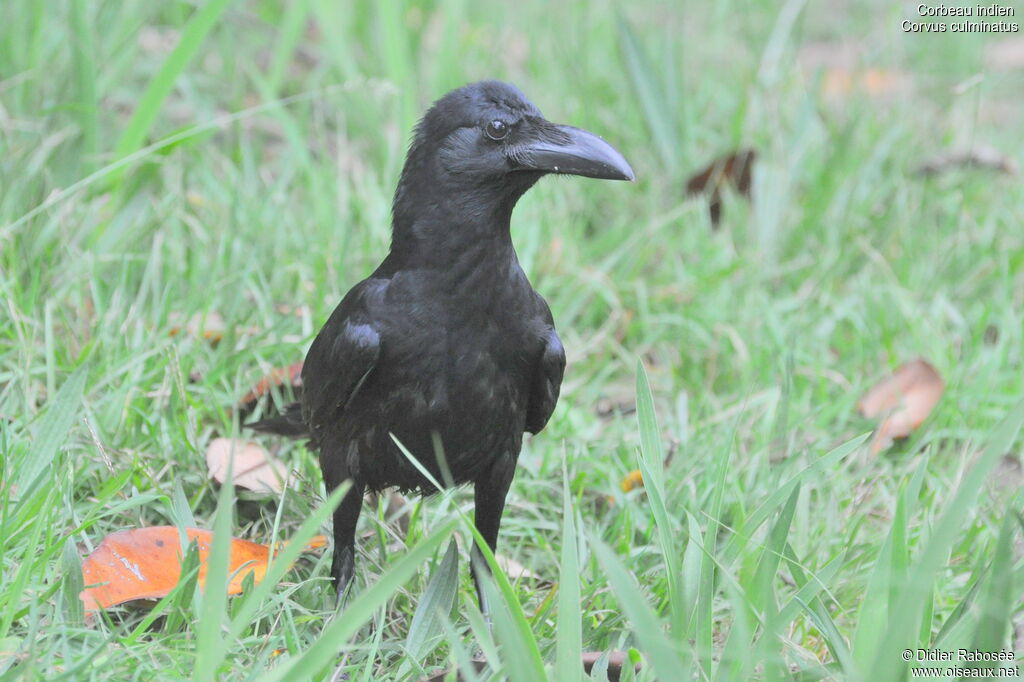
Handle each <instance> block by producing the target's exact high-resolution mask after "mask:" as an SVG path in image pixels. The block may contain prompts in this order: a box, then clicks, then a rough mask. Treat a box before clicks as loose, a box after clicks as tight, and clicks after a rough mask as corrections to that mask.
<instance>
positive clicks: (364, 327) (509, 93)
mask: <svg viewBox="0 0 1024 682" xmlns="http://www.w3.org/2000/svg"><path fill="white" fill-rule="evenodd" d="M548 173H558V174H567V175H582V176H586V177H590V178H605V179H611V180H632V179H633V170H632V169H631V168H630V166H629V164H628V163H627V162H626V160H625V159H624V158H623V157H622V155H621V154H619V152H617V151H616V150H615V149H614V148H613V147H612V146H611V145H609V144H608V143H607V142H605V141H604V140H602V139H601V138H600V137H598V136H596V135H594V134H592V133H589V132H587V131H585V130H580V129H579V128H573V127H571V126H565V125H556V124H554V123H550V122H549V121H547V120H545V119H544V117H543V116H541V113H540V111H539V110H538V109H537V107H535V106H534V105H533V104H531V103H530V101H529V100H527V99H526V97H525V96H524V95H523V93H521V92H520V91H519V90H518V89H517V88H516V87H514V86H512V85H509V84H507V83H502V82H498V81H483V82H479V83H474V84H472V85H467V86H465V87H463V88H460V89H458V90H455V91H453V92H450V93H448V94H447V95H445V96H444V97H442V98H441V99H440V100H438V101H437V102H435V103H434V105H433V106H432V107H431V108H430V110H429V111H427V113H426V115H425V116H424V117H423V120H422V121H420V123H419V125H418V126H417V128H416V132H415V136H414V139H413V141H412V145H411V146H410V148H409V153H408V156H407V158H406V161H405V167H404V168H403V170H402V176H401V178H400V179H399V182H398V189H397V190H396V191H395V198H394V204H393V207H392V238H391V252H390V253H389V254H388V256H387V258H385V259H384V262H383V263H381V264H380V266H379V267H378V268H377V269H376V270H375V271H374V272H373V274H372V275H370V276H369V277H368V278H367V279H365V280H363V281H362V282H360V283H359V284H357V285H356V286H354V287H353V288H352V289H351V290H350V291H349V292H348V293H347V294H346V295H345V297H344V298H343V299H342V301H341V303H340V304H339V305H338V307H337V308H336V309H335V310H334V313H333V314H332V315H331V317H330V319H328V320H327V323H326V324H325V325H324V327H323V329H321V330H320V333H319V334H318V335H317V337H316V339H315V340H314V341H313V345H312V346H311V347H310V349H309V353H308V354H307V355H306V361H305V364H304V366H303V368H302V385H303V393H302V397H301V401H300V402H299V403H296V404H294V405H292V406H290V407H289V408H286V410H285V412H284V413H283V415H282V416H280V417H277V418H274V419H268V420H264V421H263V422H258V423H256V424H253V425H252V426H253V427H254V428H256V429H259V430H263V431H268V432H272V433H280V434H284V435H289V436H305V437H308V438H309V439H310V440H311V442H312V444H313V447H315V448H316V449H317V450H319V453H320V466H321V468H322V469H323V474H324V481H325V483H326V485H327V488H328V490H333V489H334V488H335V487H336V486H338V485H340V484H342V483H343V482H344V481H351V482H352V487H351V489H350V490H349V491H348V493H347V494H346V495H345V497H344V498H343V499H342V502H341V504H340V506H339V507H338V509H337V510H336V511H335V513H334V558H333V562H332V565H331V574H332V576H333V577H334V580H335V587H336V588H337V591H338V594H339V597H340V596H341V595H343V594H344V593H345V590H346V588H347V587H348V584H349V581H350V580H351V578H352V572H353V567H354V549H355V547H354V545H355V531H356V521H357V519H358V517H359V510H360V506H361V504H362V499H363V494H364V492H365V490H367V489H369V490H373V491H379V490H382V489H384V488H390V487H397V488H399V489H401V490H404V491H415V492H418V493H420V494H425V493H426V494H429V493H432V492H436V489H435V487H434V486H433V485H432V484H431V483H430V481H429V480H428V479H427V478H426V477H425V476H424V475H423V474H422V473H421V472H420V471H419V470H418V469H417V468H416V467H415V466H414V465H413V464H412V463H411V462H409V460H408V459H407V458H406V456H405V455H404V454H403V453H402V452H401V451H400V449H399V448H398V447H397V446H396V445H395V443H394V442H393V440H392V434H394V436H395V438H397V439H398V440H399V441H400V442H401V443H402V444H403V445H404V446H405V447H406V448H407V449H408V450H409V452H410V453H411V454H412V455H413V456H414V457H416V459H417V460H418V461H419V463H420V464H421V465H422V466H423V468H424V469H426V470H427V471H429V472H430V474H431V475H432V476H433V477H434V478H435V479H436V480H438V481H442V482H444V483H445V484H448V485H459V484H463V483H473V484H474V486H475V491H474V492H475V503H476V521H475V522H476V526H477V528H478V529H479V531H480V534H481V535H482V536H483V538H484V539H485V540H486V541H487V543H488V544H489V545H490V547H491V549H492V550H493V549H494V548H495V545H496V543H497V539H498V526H499V525H500V523H501V514H502V510H503V509H504V507H505V495H506V494H507V493H508V489H509V484H510V483H511V482H512V476H513V474H514V473H515V467H516V460H517V458H518V457H519V450H520V447H521V445H522V440H523V433H524V432H527V431H528V432H530V433H537V432H538V431H540V430H541V429H543V428H544V426H545V424H547V422H548V418H549V417H551V412H552V410H554V408H555V402H556V401H557V400H558V392H559V387H560V385H561V383H562V371H563V369H564V368H565V352H564V350H563V349H562V343H561V341H560V340H559V338H558V334H556V333H555V326H554V322H553V321H552V318H551V311H550V310H549V309H548V305H547V303H546V302H545V301H544V299H543V298H541V297H540V295H539V294H538V293H537V292H536V291H534V290H533V287H531V286H530V282H529V280H527V278H526V274H525V273H524V272H523V269H522V268H521V267H520V265H519V260H518V259H517V257H516V252H515V249H514V248H513V246H512V237H511V235H510V233H509V223H510V219H511V216H512V209H513V207H514V206H515V205H516V201H518V199H519V197H521V196H522V195H523V193H524V192H526V191H527V190H528V189H530V187H531V186H532V185H533V184H534V183H535V182H537V180H539V179H540V178H541V176H543V175H546V174H548ZM480 570H486V565H485V564H483V563H482V562H481V557H480V556H479V555H478V554H477V552H475V551H474V553H473V575H474V578H476V581H477V591H478V595H480V596H481V607H482V608H483V609H484V610H485V611H486V610H487V609H486V603H485V601H484V600H483V599H482V593H480V585H479V571H480Z"/></svg>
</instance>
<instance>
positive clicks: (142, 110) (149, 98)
mask: <svg viewBox="0 0 1024 682" xmlns="http://www.w3.org/2000/svg"><path fill="white" fill-rule="evenodd" d="M233 1H234V0H209V2H207V3H206V4H204V5H202V6H201V7H200V8H199V9H197V10H196V12H195V14H193V15H192V17H191V18H190V19H189V21H188V23H187V24H185V26H184V28H182V30H181V38H180V40H179V41H178V44H177V45H176V46H175V47H174V49H173V50H172V51H171V53H170V54H169V55H167V59H166V60H165V61H164V63H163V65H162V66H161V67H160V70H159V71H158V72H157V73H156V75H155V76H154V77H153V79H152V80H150V81H149V85H148V86H147V87H146V90H145V92H143V93H142V97H140V98H139V105H138V106H137V107H136V109H135V113H134V114H132V117H131V119H130V120H129V121H128V124H127V125H126V126H125V127H124V132H122V133H121V137H120V138H118V140H117V144H116V145H115V146H114V158H115V160H120V159H123V158H124V157H126V156H128V155H129V154H132V153H134V152H136V151H138V150H139V148H140V147H141V146H142V143H143V141H144V140H145V139H146V135H147V134H148V133H149V131H150V129H151V128H152V127H153V123H154V122H155V121H156V117H157V114H159V113H160V109H161V107H162V106H163V103H164V100H166V99H167V96H168V95H170V94H171V90H172V88H173V87H174V82H175V81H176V80H177V79H178V76H180V75H181V74H182V72H183V71H184V70H185V68H186V67H187V66H188V64H189V62H191V61H192V58H193V57H195V55H196V53H197V52H198V51H199V48H200V46H201V45H202V44H203V41H204V40H205V39H206V36H207V35H208V34H209V33H210V30H211V29H212V28H213V27H214V25H216V23H217V21H218V20H219V19H220V17H221V15H222V14H223V13H224V10H226V9H227V8H228V6H229V5H230V4H231V3H232V2H233Z"/></svg>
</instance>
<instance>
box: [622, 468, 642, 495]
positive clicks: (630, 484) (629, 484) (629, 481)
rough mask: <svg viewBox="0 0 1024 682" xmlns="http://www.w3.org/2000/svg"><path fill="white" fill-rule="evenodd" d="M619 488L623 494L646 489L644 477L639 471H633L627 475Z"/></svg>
mask: <svg viewBox="0 0 1024 682" xmlns="http://www.w3.org/2000/svg"><path fill="white" fill-rule="evenodd" d="M619 487H620V488H622V492H624V493H628V492H629V491H630V490H635V489H637V488H643V487H644V476H643V474H641V473H640V470H639V469H633V470H632V471H630V472H629V473H628V474H626V475H625V476H624V477H623V479H622V482H621V483H619Z"/></svg>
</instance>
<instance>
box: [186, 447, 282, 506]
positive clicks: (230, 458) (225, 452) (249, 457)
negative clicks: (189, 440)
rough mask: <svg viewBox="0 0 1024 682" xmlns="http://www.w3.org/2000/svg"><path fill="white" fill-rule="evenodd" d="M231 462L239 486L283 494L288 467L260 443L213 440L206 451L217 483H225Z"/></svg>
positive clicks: (208, 464)
mask: <svg viewBox="0 0 1024 682" xmlns="http://www.w3.org/2000/svg"><path fill="white" fill-rule="evenodd" d="M229 463H232V465H233V466H232V469H233V474H234V475H233V478H234V483H235V486H236V487H239V488H245V489H247V490H251V491H253V492H257V493H280V492H281V491H282V490H284V481H285V479H286V478H287V477H288V467H286V466H285V464H284V462H282V461H281V460H279V459H277V458H276V457H274V456H273V455H271V454H270V453H269V452H267V451H266V449H264V448H263V446H261V445H260V444H259V443H256V442H254V441H251V440H249V441H245V440H237V439H234V438H214V439H213V440H212V441H210V445H209V446H207V448H206V467H207V469H208V470H209V472H210V476H211V477H212V478H213V479H214V480H215V481H217V482H218V483H225V482H226V479H227V475H228V464H229Z"/></svg>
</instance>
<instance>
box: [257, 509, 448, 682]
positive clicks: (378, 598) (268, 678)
mask: <svg viewBox="0 0 1024 682" xmlns="http://www.w3.org/2000/svg"><path fill="white" fill-rule="evenodd" d="M458 523H459V520H458V519H453V520H452V521H450V522H449V523H447V524H445V525H444V526H443V527H441V528H440V529H438V530H436V531H434V533H433V534H432V535H430V536H429V537H427V538H424V540H423V541H422V542H420V543H419V544H418V545H416V546H415V547H413V548H412V549H410V550H409V551H408V552H407V553H406V554H405V556H403V557H402V558H401V559H399V560H398V561H396V562H395V563H394V564H392V565H391V566H390V567H389V568H388V570H387V571H385V573H384V574H383V575H382V576H381V577H380V578H379V579H378V580H377V582H375V583H374V584H373V585H371V586H370V587H369V588H367V589H366V590H365V591H363V592H362V593H360V594H359V596H357V597H356V598H355V599H353V600H352V602H351V603H350V604H349V605H348V606H347V607H346V608H345V609H344V611H341V612H339V613H338V614H336V615H335V618H334V620H333V621H331V623H330V625H328V626H327V627H325V628H324V629H323V631H322V632H321V633H320V637H319V638H318V639H317V640H316V642H314V643H313V644H312V645H311V646H310V647H309V648H308V649H306V651H305V652H304V653H303V654H302V655H300V656H298V657H296V658H294V659H291V660H289V661H285V662H282V664H281V665H280V666H278V667H277V668H274V669H273V670H271V671H269V672H267V673H266V674H264V675H262V676H260V677H259V679H260V680H263V682H273V681H274V680H306V679H313V678H315V677H316V676H317V675H319V674H320V673H321V671H323V669H324V668H325V667H326V666H327V665H328V664H329V663H330V662H331V661H332V660H333V659H334V658H335V657H336V656H337V655H338V652H339V650H340V649H341V647H342V646H343V643H344V642H347V641H348V639H349V638H350V637H351V636H352V635H354V634H355V633H356V632H358V631H359V628H361V627H362V626H363V624H364V623H366V621H368V620H370V618H372V617H373V614H374V612H376V610H377V609H378V608H380V607H381V606H383V605H384V603H385V602H387V600H388V599H389V598H390V597H391V595H392V594H394V593H395V591H396V590H398V588H400V587H401V586H402V585H403V584H404V583H405V581H407V580H408V579H409V577H410V576H412V574H413V573H415V572H416V570H417V569H418V568H420V566H422V565H423V562H424V561H426V560H427V558H428V557H429V556H430V555H431V554H433V553H434V552H435V551H437V548H438V547H439V546H440V545H441V543H443V542H444V541H445V540H447V539H448V538H449V537H451V534H452V530H453V529H454V528H455V526H456V525H457V524H458Z"/></svg>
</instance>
